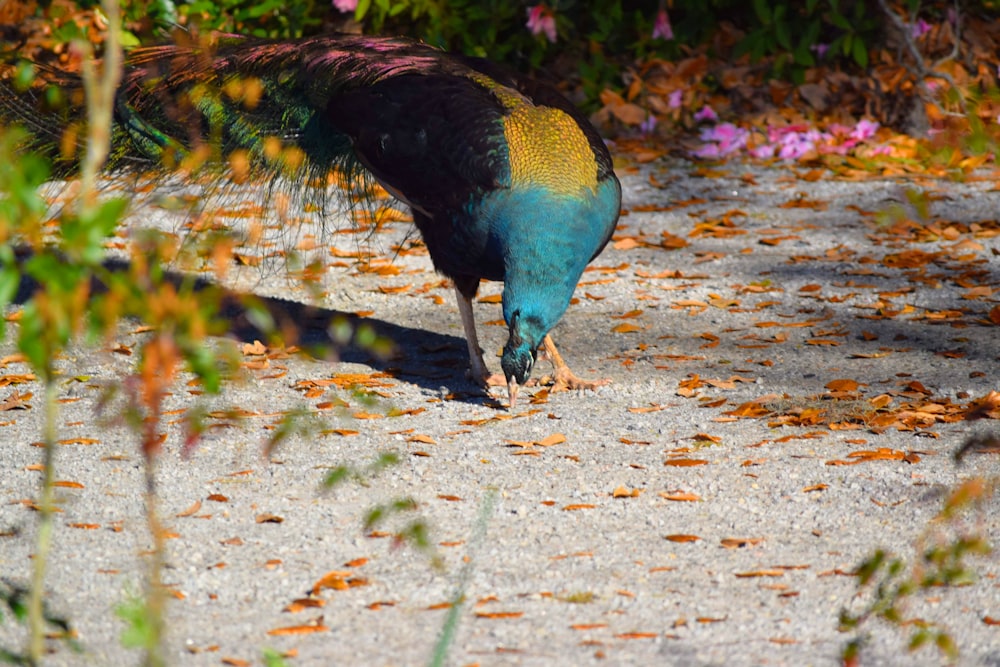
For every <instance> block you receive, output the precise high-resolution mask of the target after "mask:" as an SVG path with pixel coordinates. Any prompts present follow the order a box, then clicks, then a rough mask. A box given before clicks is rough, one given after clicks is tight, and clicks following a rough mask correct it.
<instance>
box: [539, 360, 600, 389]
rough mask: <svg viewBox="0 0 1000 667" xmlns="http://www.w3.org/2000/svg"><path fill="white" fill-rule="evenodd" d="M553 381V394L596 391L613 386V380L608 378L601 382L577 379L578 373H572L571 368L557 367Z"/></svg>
mask: <svg viewBox="0 0 1000 667" xmlns="http://www.w3.org/2000/svg"><path fill="white" fill-rule="evenodd" d="M552 381H553V384H552V389H551V390H550V391H552V392H553V393H555V392H557V391H572V390H576V389H587V390H589V391H594V390H595V389H597V388H598V387H603V386H604V385H607V384H611V380H610V379H607V378H604V379H600V380H584V379H583V378H581V377H577V375H576V373H574V372H573V371H571V370H570V368H569V366H558V367H556V369H555V370H554V371H553V377H552Z"/></svg>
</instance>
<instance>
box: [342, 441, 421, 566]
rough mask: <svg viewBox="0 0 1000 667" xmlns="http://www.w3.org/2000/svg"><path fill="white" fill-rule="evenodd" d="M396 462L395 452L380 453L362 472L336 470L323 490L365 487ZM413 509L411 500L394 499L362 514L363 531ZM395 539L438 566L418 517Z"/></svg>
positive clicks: (351, 468) (372, 528) (360, 469)
mask: <svg viewBox="0 0 1000 667" xmlns="http://www.w3.org/2000/svg"><path fill="white" fill-rule="evenodd" d="M399 462H400V458H399V454H397V453H396V452H382V453H381V454H379V455H378V456H377V457H376V458H375V460H374V461H372V462H371V463H369V464H368V465H366V466H364V467H363V468H354V467H351V466H337V467H336V468H334V469H333V470H332V471H330V473H329V474H328V475H327V476H326V478H325V479H324V480H323V486H324V487H326V488H328V489H332V488H334V487H336V486H339V485H341V484H344V483H346V482H354V483H356V484H360V485H362V486H368V485H369V484H371V482H372V481H373V480H374V479H375V478H376V477H378V475H380V474H381V473H382V472H383V471H384V470H386V469H388V468H390V467H393V466H396V465H398V464H399ZM417 509H419V505H418V504H417V502H416V501H415V500H413V499H412V498H394V499H392V500H390V501H388V502H385V503H381V504H378V505H376V506H374V507H372V508H370V509H369V510H368V511H367V512H365V515H364V528H365V530H374V529H375V528H377V527H379V526H381V525H383V524H385V523H387V522H389V521H390V520H392V519H394V518H395V517H398V516H401V515H410V514H412V513H414V512H415V511H416V510H417ZM395 537H396V540H397V541H399V542H405V543H409V544H410V545H412V546H414V547H416V548H417V549H419V550H420V551H422V552H424V553H426V554H428V555H430V556H431V560H432V562H433V563H434V564H435V565H438V564H440V558H439V557H438V556H437V555H436V554H435V551H434V545H433V543H432V542H431V540H430V536H429V534H428V527H427V523H426V522H425V521H424V520H423V519H422V518H420V517H418V518H416V519H413V520H412V521H410V522H408V523H406V524H404V525H403V526H402V527H401V528H399V529H397V530H396V531H395Z"/></svg>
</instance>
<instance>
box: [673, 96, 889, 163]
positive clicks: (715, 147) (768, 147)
mask: <svg viewBox="0 0 1000 667" xmlns="http://www.w3.org/2000/svg"><path fill="white" fill-rule="evenodd" d="M705 109H710V108H709V107H705ZM705 109H703V110H702V111H699V112H698V114H696V116H695V117H696V118H699V119H700V120H713V119H714V118H713V117H715V112H714V111H712V112H711V114H709V113H707V112H706V111H705ZM878 128H879V124H878V123H876V122H874V121H870V120H867V119H862V120H860V121H858V122H857V124H856V125H854V127H849V126H847V125H842V124H840V123H833V124H832V125H830V126H829V127H828V128H827V130H826V131H820V130H817V129H816V128H814V127H810V126H808V125H805V124H797V125H787V126H784V127H768V128H767V129H766V130H765V131H764V137H765V138H764V141H760V137H759V136H754V135H752V134H751V132H750V130H747V129H745V128H742V127H737V126H736V125H733V124H732V123H719V124H717V125H713V126H711V127H706V128H703V129H702V130H701V133H700V135H699V138H700V139H701V141H702V142H703V144H702V145H701V146H699V147H698V148H697V149H696V150H694V151H692V155H694V156H695V157H699V158H702V159H705V160H718V159H722V158H725V157H729V156H732V155H736V154H739V153H746V154H747V155H749V156H750V157H754V158H757V159H767V158H773V157H777V158H780V159H782V160H797V159H799V158H801V157H804V156H806V155H810V154H813V153H821V154H822V153H834V154H837V155H846V154H847V153H849V152H850V151H851V150H853V149H854V148H855V147H857V146H858V145H860V144H862V143H864V142H865V141H867V140H869V139H871V138H872V137H874V136H875V133H876V131H878ZM751 139H753V141H751ZM888 151H889V148H888V147H887V146H877V147H875V149H874V152H875V153H876V154H880V153H887V152H888Z"/></svg>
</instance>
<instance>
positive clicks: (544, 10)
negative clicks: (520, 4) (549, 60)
mask: <svg viewBox="0 0 1000 667" xmlns="http://www.w3.org/2000/svg"><path fill="white" fill-rule="evenodd" d="M526 25H527V26H528V30H530V31H531V34H532V35H539V34H541V33H543V32H544V33H545V36H546V37H547V38H548V40H549V41H550V42H552V43H553V44H555V42H556V17H555V14H554V13H553V12H552V10H551V9H549V8H548V7H546V6H545V5H535V6H534V7H529V8H528V23H527V24H526Z"/></svg>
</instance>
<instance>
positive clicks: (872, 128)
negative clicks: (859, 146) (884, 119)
mask: <svg viewBox="0 0 1000 667" xmlns="http://www.w3.org/2000/svg"><path fill="white" fill-rule="evenodd" d="M877 131H878V123H876V122H875V121H871V120H868V119H867V118H862V119H861V120H859V121H858V124H857V125H855V126H854V131H853V132H851V137H853V138H854V139H857V140H858V141H864V140H865V139H869V138H871V137H872V136H874V135H875V132H877Z"/></svg>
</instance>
